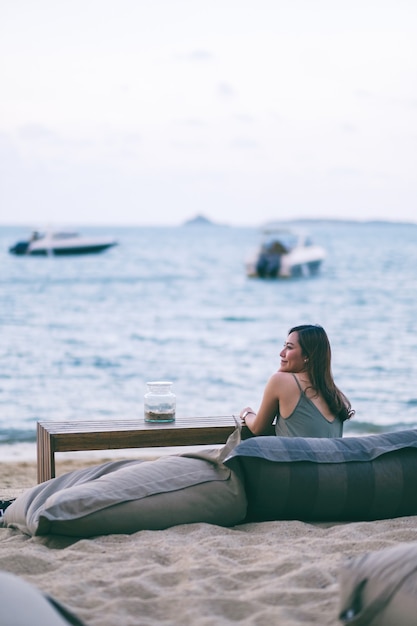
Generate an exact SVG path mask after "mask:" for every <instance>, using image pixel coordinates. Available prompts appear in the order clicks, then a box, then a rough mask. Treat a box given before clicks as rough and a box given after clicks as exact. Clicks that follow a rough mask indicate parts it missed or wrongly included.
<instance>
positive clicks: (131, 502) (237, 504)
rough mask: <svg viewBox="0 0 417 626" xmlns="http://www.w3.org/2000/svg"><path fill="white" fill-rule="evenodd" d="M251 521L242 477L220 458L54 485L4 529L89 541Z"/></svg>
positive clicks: (7, 519)
mask: <svg viewBox="0 0 417 626" xmlns="http://www.w3.org/2000/svg"><path fill="white" fill-rule="evenodd" d="M245 514H246V496H245V492H244V488H243V485H242V483H241V481H240V479H239V477H238V476H237V475H236V474H235V473H234V472H233V471H232V470H230V469H229V468H227V467H225V466H224V465H223V464H222V463H220V462H218V461H216V460H215V459H214V458H213V459H211V460H210V458H209V456H208V457H207V458H193V457H187V456H168V457H161V458H160V459H157V460H156V461H136V460H135V461H112V462H110V463H105V464H102V465H98V466H95V467H92V468H88V469H84V470H77V471H74V472H70V473H68V474H64V475H63V476H59V477H57V478H53V479H51V480H49V481H47V482H45V483H41V484H40V485H37V486H36V487H33V488H32V489H29V490H28V491H27V492H25V493H24V494H23V495H22V496H20V497H19V498H17V500H16V501H15V502H14V503H13V504H12V505H11V506H9V507H8V509H7V510H6V512H5V515H4V517H3V525H5V526H10V527H14V528H18V529H20V530H21V531H22V532H24V533H27V534H30V535H45V534H47V533H54V534H61V535H71V536H79V537H89V536H93V535H101V534H110V533H133V532H136V531H138V530H144V529H148V530H159V529H164V528H168V527H169V526H173V525H176V524H186V523H192V522H208V523H212V524H218V525H220V526H231V525H234V524H237V523H238V522H240V521H242V519H243V518H244V517H245Z"/></svg>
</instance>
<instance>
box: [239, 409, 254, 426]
mask: <svg viewBox="0 0 417 626" xmlns="http://www.w3.org/2000/svg"><path fill="white" fill-rule="evenodd" d="M248 416H256V413H255V411H254V410H253V409H252V408H251V407H250V406H246V407H245V408H244V409H242V410H241V412H240V419H241V420H242V424H246V418H247V417H248ZM251 419H253V418H252V417H251Z"/></svg>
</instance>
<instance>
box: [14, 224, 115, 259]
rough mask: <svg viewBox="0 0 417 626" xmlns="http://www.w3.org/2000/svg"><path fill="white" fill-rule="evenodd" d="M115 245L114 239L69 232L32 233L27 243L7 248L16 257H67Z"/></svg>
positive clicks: (20, 242) (95, 251)
mask: <svg viewBox="0 0 417 626" xmlns="http://www.w3.org/2000/svg"><path fill="white" fill-rule="evenodd" d="M115 245H117V242H116V241H115V240H114V239H110V238H105V237H83V236H81V235H79V234H78V233H76V232H71V231H57V232H53V231H48V232H45V233H42V232H40V231H37V230H35V231H33V232H32V234H31V236H30V238H29V239H28V240H27V241H18V242H17V243H16V244H15V245H14V246H12V247H11V248H9V252H11V253H12V254H17V255H28V254H30V255H50V256H52V255H64V254H65V255H69V254H92V253H97V252H102V251H103V250H107V249H108V248H111V247H112V246H115Z"/></svg>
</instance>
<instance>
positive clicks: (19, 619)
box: [0, 572, 82, 626]
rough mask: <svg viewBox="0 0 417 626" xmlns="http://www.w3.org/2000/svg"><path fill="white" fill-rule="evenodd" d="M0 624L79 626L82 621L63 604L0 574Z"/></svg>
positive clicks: (12, 577) (10, 577)
mask: <svg viewBox="0 0 417 626" xmlns="http://www.w3.org/2000/svg"><path fill="white" fill-rule="evenodd" d="M0 624H4V626H27V625H28V624H30V625H31V626H69V625H70V624H72V625H73V626H82V622H81V620H79V619H78V617H76V616H75V615H74V614H73V613H71V612H70V611H69V610H68V609H67V608H66V607H64V606H63V605H62V604H60V603H59V602H57V601H56V600H55V599H53V598H51V597H50V596H47V595H44V594H43V593H41V592H40V591H38V590H37V589H36V588H35V587H32V585H30V584H29V583H27V582H25V581H24V580H22V579H21V578H19V577H18V576H14V575H13V574H9V573H7V572H0Z"/></svg>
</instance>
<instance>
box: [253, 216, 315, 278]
mask: <svg viewBox="0 0 417 626" xmlns="http://www.w3.org/2000/svg"><path fill="white" fill-rule="evenodd" d="M325 257H326V251H325V249H324V248H322V247H321V246H318V245H314V244H313V242H312V240H311V237H310V235H309V234H308V233H304V232H301V231H295V230H291V229H285V228H282V227H280V226H275V225H273V224H272V225H269V226H266V227H264V228H263V230H262V238H261V244H260V246H259V248H258V249H257V251H256V253H255V254H254V255H253V257H252V258H250V259H249V260H248V261H247V262H246V274H247V276H250V277H257V278H290V277H293V276H309V275H312V274H315V273H317V271H318V270H319V268H320V265H321V263H322V262H323V260H324V259H325Z"/></svg>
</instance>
